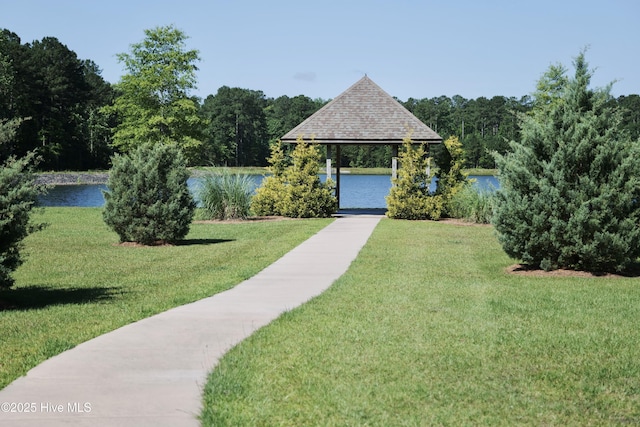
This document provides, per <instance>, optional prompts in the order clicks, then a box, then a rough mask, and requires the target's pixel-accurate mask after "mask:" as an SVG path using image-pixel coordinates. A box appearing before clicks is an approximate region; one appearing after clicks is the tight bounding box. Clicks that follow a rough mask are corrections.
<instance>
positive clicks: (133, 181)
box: [103, 144, 196, 245]
mask: <svg viewBox="0 0 640 427" xmlns="http://www.w3.org/2000/svg"><path fill="white" fill-rule="evenodd" d="M188 178H189V171H188V170H187V167H186V160H185V158H184V156H183V155H182V152H181V150H180V149H178V148H177V147H175V146H174V145H163V144H156V145H150V144H145V145H142V146H140V147H139V148H138V149H136V150H135V151H134V152H132V153H131V154H130V155H116V156H115V157H114V158H113V167H112V168H111V171H110V174H109V181H108V182H107V187H108V191H104V192H103V194H104V198H105V206H104V210H103V219H104V221H105V223H106V224H107V225H108V226H109V227H110V228H111V229H112V230H113V231H115V232H116V233H117V234H118V236H119V237H120V241H121V242H136V243H140V244H143V245H151V244H156V243H175V242H177V241H179V240H181V239H183V238H184V237H185V236H186V235H187V233H188V232H189V227H190V225H191V221H192V219H193V215H194V213H195V209H196V203H195V201H194V200H193V196H192V195H191V193H190V191H189V187H188V186H187V179H188Z"/></svg>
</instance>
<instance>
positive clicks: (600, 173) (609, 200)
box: [494, 52, 640, 272]
mask: <svg viewBox="0 0 640 427" xmlns="http://www.w3.org/2000/svg"><path fill="white" fill-rule="evenodd" d="M574 66H575V76H574V77H573V78H570V79H566V80H565V79H563V78H562V75H563V73H562V72H560V73H558V70H561V68H556V69H552V70H550V72H549V73H547V74H546V75H545V76H544V77H543V79H547V81H546V82H541V84H539V85H538V88H539V89H541V88H542V91H540V90H539V92H538V93H537V94H536V95H537V99H536V102H535V103H534V104H535V107H534V109H533V111H532V113H531V114H528V115H522V116H521V117H522V139H521V141H520V142H516V141H512V142H511V150H512V151H511V152H510V153H508V154H505V155H496V161H497V163H498V166H499V169H500V181H501V189H500V190H499V191H498V193H497V197H498V199H497V206H496V212H495V216H494V224H495V227H496V230H497V232H498V236H499V240H500V243H501V244H502V246H503V248H504V250H505V252H506V253H507V254H508V255H509V256H511V257H513V258H516V259H520V260H521V261H522V262H524V263H526V264H529V265H531V266H535V267H540V268H543V269H545V270H551V269H557V268H568V269H574V270H586V271H593V272H604V271H621V270H623V269H625V268H626V267H628V266H629V265H630V264H631V263H633V262H635V261H636V259H637V258H638V256H639V255H640V227H639V224H640V160H639V159H640V141H638V140H635V141H634V140H631V139H630V138H629V136H628V134H627V133H626V132H624V131H623V130H621V128H620V123H621V120H622V114H621V111H619V110H618V109H615V108H612V107H611V106H610V105H611V104H610V103H609V102H608V101H609V100H610V99H611V96H610V94H609V91H610V87H607V88H604V89H597V90H593V89H590V88H589V84H590V80H591V77H592V72H591V71H590V70H589V69H588V65H587V62H586V60H585V56H584V52H582V53H581V54H580V55H579V56H578V57H577V58H576V59H575V61H574ZM550 77H551V79H549V78H550ZM549 82H552V83H554V84H551V85H550V84H548V83H549ZM545 88H548V89H545ZM541 95H544V97H543V96H541Z"/></svg>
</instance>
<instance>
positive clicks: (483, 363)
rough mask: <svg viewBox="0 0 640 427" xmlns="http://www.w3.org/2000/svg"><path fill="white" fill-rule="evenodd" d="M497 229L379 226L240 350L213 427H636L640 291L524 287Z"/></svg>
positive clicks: (609, 283)
mask: <svg viewBox="0 0 640 427" xmlns="http://www.w3.org/2000/svg"><path fill="white" fill-rule="evenodd" d="M512 263H513V262H512V261H511V260H509V259H508V258H507V257H506V256H505V255H504V254H503V252H502V250H501V248H500V247H499V245H498V244H497V242H496V239H495V237H494V234H493V230H492V228H491V227H489V226H456V225H451V224H445V223H434V222H406V221H393V220H386V219H385V220H383V221H382V222H381V223H380V224H379V226H378V227H377V229H376V230H375V231H374V233H373V235H372V237H371V239H370V240H369V242H368V243H367V245H366V246H365V247H364V248H363V250H362V252H361V253H360V255H359V256H358V258H357V259H356V260H355V261H354V263H353V264H352V266H351V268H350V269H349V271H348V272H347V273H346V274H345V275H344V276H343V277H342V278H340V279H339V280H338V281H337V282H336V283H335V284H334V285H333V286H332V287H331V288H330V289H329V290H328V291H327V292H325V293H324V294H322V295H321V296H319V297H318V298H316V299H314V300H312V301H311V302H309V303H308V304H306V305H304V306H302V307H299V308H297V309H295V310H293V311H291V312H288V313H286V314H285V315H284V316H282V317H280V318H279V319H277V320H276V321H275V322H274V323H272V324H271V325H269V326H267V327H265V328H263V329H261V330H260V331H258V332H257V333H256V334H254V335H253V336H252V337H250V338H249V339H247V340H246V341H244V342H243V343H241V344H239V345H238V346H236V347H235V348H233V349H232V350H231V351H230V352H229V353H227V355H226V356H225V357H223V359H222V360H221V362H220V364H219V365H218V367H217V368H216V369H215V370H214V371H213V372H212V373H211V375H210V378H209V382H208V384H207V385H206V390H205V395H204V411H203V413H202V420H203V424H204V425H206V426H223V425H229V426H241V425H242V426H249V425H250V426H273V425H281V426H302V425H304V426H315V425H318V426H364V425H367V426H431V425H451V426H465V425H466V426H472V425H473V426H477V425H483V426H495V425H504V426H512V425H536V426H538V425H545V426H546V425H558V426H560V425H562V426H565V425H570V426H586V425H639V424H640V357H639V356H640V328H639V327H638V320H639V319H640V279H638V278H571V277H554V278H541V277H522V276H514V275H510V274H508V273H506V272H505V267H507V266H509V265H510V264H512Z"/></svg>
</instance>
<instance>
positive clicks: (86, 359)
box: [0, 215, 381, 427]
mask: <svg viewBox="0 0 640 427" xmlns="http://www.w3.org/2000/svg"><path fill="white" fill-rule="evenodd" d="M380 218H381V216H379V215H355V216H351V215H344V216H342V217H339V218H338V219H336V220H335V221H334V222H333V223H331V224H330V225H329V226H327V227H326V228H324V229H323V230H321V231H320V232H318V233H317V234H316V235H314V236H313V237H311V238H310V239H308V240H307V241H305V242H303V243H302V244H300V245H299V246H298V247H296V248H295V249H293V250H292V251H291V252H289V253H288V254H286V255H285V256H284V257H282V258H281V259H279V260H278V261H276V262H275V263H274V264H272V265H271V266H269V267H267V268H266V269H265V270H263V271H262V272H260V273H259V274H257V275H256V276H254V277H253V278H251V279H249V280H246V281H244V282H242V283H241V284H239V285H238V286H236V287H234V288H233V289H230V290H228V291H226V292H222V293H220V294H217V295H215V296H213V297H210V298H206V299H204V300H200V301H197V302H195V303H192V304H187V305H184V306H181V307H177V308H175V309H172V310H169V311H166V312H164V313H161V314H158V315H156V316H153V317H150V318H148V319H144V320H141V321H139V322H136V323H133V324H130V325H127V326H124V327H122V328H120V329H118V330H115V331H113V332H110V333H108V334H105V335H102V336H100V337H97V338H95V339H93V340H90V341H87V342H85V343H83V344H80V345H78V346H77V347H75V348H73V349H71V350H69V351H67V352H65V353H62V354H60V355H58V356H56V357H53V358H52V359H49V360H47V361H46V362H44V363H42V364H41V365H39V366H37V367H35V368H34V369H32V370H31V371H29V373H28V374H27V375H26V376H25V377H22V378H19V379H18V380H16V381H14V382H13V383H12V384H10V385H9V386H7V387H6V388H5V389H3V390H1V391H0V405H2V411H1V412H0V425H3V426H45V427H48V426H61V425H64V426H68V425H75V426H136V427H140V426H172V427H174V426H197V425H199V424H200V423H199V421H198V419H197V417H198V415H199V413H200V409H201V398H202V387H203V386H204V384H205V382H206V379H207V374H208V373H209V372H210V371H211V370H212V368H213V367H214V366H215V365H216V364H217V362H218V360H219V358H220V357H221V356H222V355H223V354H224V353H225V352H226V351H227V350H229V349H230V348H231V347H232V346H234V345H235V344H237V343H238V342H240V341H242V340H243V339H244V338H246V337H247V336H249V335H250V334H251V333H253V332H254V331H255V330H256V329H258V328H260V327H262V326H264V325H266V324H268V323H269V322H271V321H272V320H273V319H275V318H276V317H278V316H279V315H280V314H281V313H283V312H285V311H287V310H291V309H293V308H295V307H297V306H299V305H301V304H303V303H304V302H306V301H308V300H309V299H311V298H313V297H314V296H317V295H319V294H320V293H322V292H323V291H324V290H326V289H327V288H328V287H329V286H330V285H331V284H332V283H333V282H334V281H335V280H336V279H337V278H339V277H340V276H341V275H342V274H343V273H344V272H345V271H346V270H347V268H348V267H349V265H350V264H351V262H352V261H353V260H354V259H355V257H356V256H357V254H358V252H359V251H360V249H361V248H362V247H363V246H364V244H365V243H366V241H367V240H368V238H369V236H370V235H371V233H372V231H373V229H374V228H375V227H376V225H377V224H378V221H379V220H380ZM11 410H15V411H18V412H11Z"/></svg>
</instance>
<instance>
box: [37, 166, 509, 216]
mask: <svg viewBox="0 0 640 427" xmlns="http://www.w3.org/2000/svg"><path fill="white" fill-rule="evenodd" d="M251 178H252V179H253V181H254V185H255V187H256V188H257V187H258V186H259V185H260V183H261V182H262V179H263V176H261V175H252V176H251ZM470 178H473V179H475V183H474V185H476V186H477V187H478V188H483V189H492V188H494V189H495V188H498V187H499V183H498V180H497V179H496V177H494V176H471V177H470ZM322 179H323V180H324V175H322ZM334 179H335V177H334ZM199 182H200V181H199V180H198V179H197V178H190V179H189V181H188V184H189V188H190V189H191V191H192V193H193V194H194V195H196V194H197V188H198V185H199ZM390 188H391V177H389V176H388V175H348V174H344V175H342V174H341V175H340V208H341V209H346V208H376V209H378V208H386V202H385V196H386V195H387V194H389V189H390ZM432 188H434V189H435V184H434V183H432ZM106 189H107V186H106V185H103V184H87V185H58V186H55V187H52V188H51V189H49V192H48V194H46V195H44V196H41V197H40V204H41V205H42V206H76V207H100V206H102V205H104V198H103V197H102V190H106Z"/></svg>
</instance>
